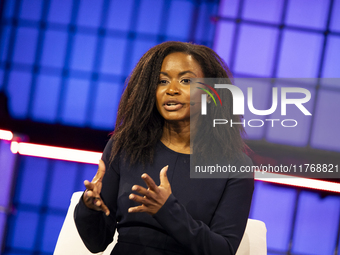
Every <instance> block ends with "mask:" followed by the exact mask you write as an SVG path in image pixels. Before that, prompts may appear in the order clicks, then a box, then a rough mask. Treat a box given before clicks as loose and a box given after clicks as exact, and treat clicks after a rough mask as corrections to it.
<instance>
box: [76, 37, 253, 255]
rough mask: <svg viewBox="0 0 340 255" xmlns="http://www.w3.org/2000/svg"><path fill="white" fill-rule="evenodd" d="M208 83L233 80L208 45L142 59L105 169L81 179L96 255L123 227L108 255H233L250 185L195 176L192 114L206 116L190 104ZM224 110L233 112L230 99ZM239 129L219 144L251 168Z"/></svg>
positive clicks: (82, 205)
mask: <svg viewBox="0 0 340 255" xmlns="http://www.w3.org/2000/svg"><path fill="white" fill-rule="evenodd" d="M203 77H221V78H228V77H230V74H229V71H228V69H227V68H226V67H225V66H224V64H223V61H222V60H221V59H220V58H219V57H218V55H217V54H216V53H215V52H214V51H213V50H211V49H209V48H207V47H205V46H199V45H194V44H190V43H181V42H165V43H162V44H160V45H157V46H155V47H153V48H152V49H150V50H149V51H148V52H147V53H145V54H144V56H143V57H142V58H141V59H140V61H139V62H138V64H137V66H136V67H135V69H134V70H133V72H132V74H131V76H130V77H129V79H128V82H127V87H126V89H125V91H124V93H123V96H122V98H121V101H120V105H119V110H118V116H117V121H116V127H115V132H114V134H113V135H112V137H111V139H110V141H109V143H108V144H107V146H106V148H105V150H104V153H103V156H102V161H101V162H100V163H99V168H98V172H97V174H96V176H95V177H94V179H93V180H92V182H89V181H85V182H84V184H85V186H86V191H85V192H84V194H83V197H82V198H81V200H80V201H79V204H78V205H77V207H76V210H75V222H76V225H77V228H78V231H79V234H80V236H81V237H82V239H83V241H84V243H85V245H86V246H87V248H88V249H89V250H90V251H91V252H99V251H103V250H104V249H105V248H106V247H107V245H108V244H109V243H110V242H111V241H112V238H113V235H114V232H115V229H116V228H117V229H118V232H119V237H118V243H117V244H116V246H115V248H114V249H113V251H112V253H111V254H210V255H211V254H224V255H226V254H235V253H236V250H237V248H238V245H239V243H240V241H241V238H242V235H243V232H244V229H245V226H246V222H247V218H248V214H249V209H250V203H251V197H252V192H253V179H252V178H250V179H246V178H244V179H238V178H228V179H191V178H190V172H189V168H190V152H191V148H190V118H191V119H192V120H196V117H195V116H196V115H197V116H198V115H199V114H200V104H196V103H195V102H192V101H191V100H190V79H192V78H203ZM226 93H227V92H226ZM192 96H193V95H192ZM229 98H231V97H230V95H229ZM226 104H227V105H228V107H229V110H230V111H228V112H227V113H226V114H227V115H228V116H229V115H231V112H232V111H231V107H230V105H231V100H230V102H226ZM190 110H191V115H190ZM229 117H230V118H233V120H234V121H235V122H236V121H239V118H238V117H237V116H229ZM195 124H197V123H195ZM191 125H193V124H192V123H191ZM238 126H240V127H236V126H235V127H233V128H231V129H228V130H227V131H226V132H224V134H223V135H222V136H221V137H222V138H223V137H224V138H226V139H228V140H224V141H221V142H220V144H221V151H220V153H224V155H225V158H226V159H228V160H233V161H234V162H236V164H238V165H245V164H247V165H249V164H251V161H250V159H249V158H248V157H247V156H245V155H244V154H243V153H242V150H244V144H243V142H242V139H241V132H242V125H238ZM215 138H216V139H218V140H220V137H218V136H217V137H215ZM198 144H199V142H198ZM202 146H203V147H204V145H202ZM195 148H196V147H195ZM200 148H201V147H197V149H194V150H195V152H197V153H199V151H200ZM160 169H161V170H160Z"/></svg>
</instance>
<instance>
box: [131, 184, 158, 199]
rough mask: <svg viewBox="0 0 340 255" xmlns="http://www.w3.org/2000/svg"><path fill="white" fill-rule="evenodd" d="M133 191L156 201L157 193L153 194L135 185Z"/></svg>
mask: <svg viewBox="0 0 340 255" xmlns="http://www.w3.org/2000/svg"><path fill="white" fill-rule="evenodd" d="M132 190H133V191H136V192H138V193H139V194H141V195H143V196H146V197H147V198H149V199H153V200H155V192H153V191H152V190H150V189H146V188H144V187H141V186H139V185H133V186H132Z"/></svg>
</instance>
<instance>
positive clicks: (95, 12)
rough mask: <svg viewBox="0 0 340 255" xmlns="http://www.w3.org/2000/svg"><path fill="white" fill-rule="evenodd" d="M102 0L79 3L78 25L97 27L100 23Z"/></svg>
mask: <svg viewBox="0 0 340 255" xmlns="http://www.w3.org/2000/svg"><path fill="white" fill-rule="evenodd" d="M102 6H103V0H96V1H93V0H82V1H80V6H79V14H78V21H77V23H78V25H80V26H90V27H98V26H99V23H100V15H101V9H102Z"/></svg>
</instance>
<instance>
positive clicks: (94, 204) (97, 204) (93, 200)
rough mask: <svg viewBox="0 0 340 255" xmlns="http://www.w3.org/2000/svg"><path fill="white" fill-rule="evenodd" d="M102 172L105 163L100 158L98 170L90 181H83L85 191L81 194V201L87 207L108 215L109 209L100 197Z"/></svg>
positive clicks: (103, 172) (103, 171)
mask: <svg viewBox="0 0 340 255" xmlns="http://www.w3.org/2000/svg"><path fill="white" fill-rule="evenodd" d="M104 174H105V164H104V162H103V161H102V160H99V165H98V170H97V173H96V175H95V176H94V177H93V179H92V181H91V182H89V181H88V180H85V181H84V185H85V187H86V191H85V193H84V196H83V201H84V203H85V205H86V206H87V207H88V208H90V209H93V210H96V211H103V212H104V213H105V214H106V215H107V216H108V215H109V214H110V210H109V208H107V206H106V205H105V204H104V202H103V200H102V199H101V197H100V192H101V190H102V180H103V177H104Z"/></svg>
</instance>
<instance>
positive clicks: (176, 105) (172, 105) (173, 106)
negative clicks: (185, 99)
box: [163, 102, 183, 111]
mask: <svg viewBox="0 0 340 255" xmlns="http://www.w3.org/2000/svg"><path fill="white" fill-rule="evenodd" d="M163 107H164V109H165V110H167V111H177V110H179V109H181V108H182V107H183V104H181V103H177V102H168V103H166V104H164V105H163Z"/></svg>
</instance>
